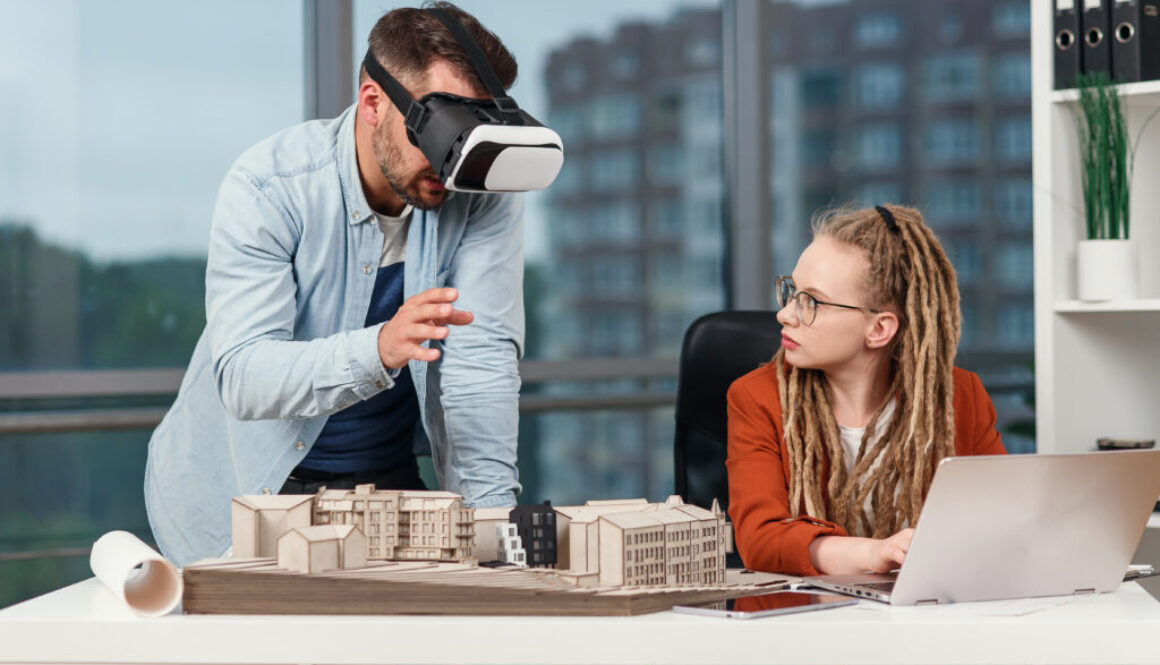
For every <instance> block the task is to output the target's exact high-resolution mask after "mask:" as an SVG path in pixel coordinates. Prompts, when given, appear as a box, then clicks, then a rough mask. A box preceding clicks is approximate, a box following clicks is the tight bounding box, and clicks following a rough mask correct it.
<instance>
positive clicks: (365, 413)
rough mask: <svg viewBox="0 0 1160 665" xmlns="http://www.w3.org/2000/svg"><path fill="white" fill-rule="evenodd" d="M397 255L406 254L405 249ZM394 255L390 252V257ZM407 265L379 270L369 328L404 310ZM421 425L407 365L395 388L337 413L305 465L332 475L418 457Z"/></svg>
mask: <svg viewBox="0 0 1160 665" xmlns="http://www.w3.org/2000/svg"><path fill="white" fill-rule="evenodd" d="M391 221H401V222H402V223H403V224H406V219H401V220H400V219H399V218H388V220H387V222H391ZM387 222H380V225H381V226H384V231H388V228H387V227H386V226H385V223H387ZM401 231H402V232H401V236H402V241H401V244H402V245H404V246H405V243H406V229H405V226H404V227H403V228H402V229H401ZM387 242H388V244H392V243H393V244H394V245H395V246H396V247H398V246H399V244H400V240H399V237H398V236H396V237H395V238H391V237H389V236H388V238H387ZM393 253H394V254H397V255H400V256H401V255H402V251H401V249H399V250H397V251H396V252H393ZM389 254H391V252H389V251H388V250H386V249H385V250H384V257H386V256H388V255H389ZM384 260H386V259H384ZM403 265H404V262H403V261H397V262H395V263H391V264H390V265H385V266H380V267H379V271H378V274H377V275H376V276H375V290H374V293H373V294H372V295H371V305H370V308H369V309H368V310H367V319H366V324H365V325H367V326H373V325H375V324H378V323H382V322H384V321H387V320H389V319H391V317H393V316H394V315H395V313H396V312H397V311H398V310H399V307H400V306H402V304H403ZM418 423H419V400H418V398H417V397H416V396H415V387H414V384H413V383H412V382H411V372H410V370H409V369H408V368H407V367H406V366H404V367H403V369H402V371H401V372H399V375H398V377H396V378H395V385H394V386H392V387H391V388H390V389H388V390H384V391H382V392H381V393H378V394H377V395H375V396H374V397H371V398H370V399H368V400H365V401H362V402H358V403H355V404H352V405H351V406H349V407H347V408H345V409H343V410H342V411H339V412H338V413H335V414H333V415H331V416H330V418H329V419H328V420H327V421H326V425H324V426H323V428H322V433H321V434H319V435H318V439H317V440H316V441H315V442H314V446H313V447H312V448H311V449H310V452H309V453H308V454H307V455H306V459H304V460H302V463H301V465H300V466H302V467H303V468H306V469H313V470H316V471H329V472H332V473H353V472H358V471H375V470H378V469H383V468H386V467H390V466H394V465H396V464H398V463H400V462H402V461H404V460H406V459H407V458H408V457H410V456H411V455H412V452H411V445H412V439H413V437H414V434H415V427H416V426H417V425H418Z"/></svg>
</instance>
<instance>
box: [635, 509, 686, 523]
mask: <svg viewBox="0 0 1160 665" xmlns="http://www.w3.org/2000/svg"><path fill="white" fill-rule="evenodd" d="M662 508H665V510H658V511H656V512H651V513H641V514H642V515H643V514H647V515H648V516H649V517H651V518H653V519H655V520H657V521H658V522H664V523H665V524H691V523H693V522H696V521H697V518H696V517H693V516H692V515H690V514H688V513H686V512H684V511H683V510H672V509H671V508H670V507H668V506H662Z"/></svg>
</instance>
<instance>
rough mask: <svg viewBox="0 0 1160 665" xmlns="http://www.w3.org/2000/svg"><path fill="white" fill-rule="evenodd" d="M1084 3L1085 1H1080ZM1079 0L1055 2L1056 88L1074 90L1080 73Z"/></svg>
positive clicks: (1059, 0)
mask: <svg viewBox="0 0 1160 665" xmlns="http://www.w3.org/2000/svg"><path fill="white" fill-rule="evenodd" d="M1078 1H1079V2H1082V1H1083V0H1078ZM1076 2H1077V0H1055V88H1056V90H1059V89H1060V88H1074V87H1075V77H1076V76H1078V75H1079V72H1080V59H1079V58H1080V56H1079V54H1080V47H1079V44H1080V34H1079V11H1077V10H1076V6H1075V3H1076Z"/></svg>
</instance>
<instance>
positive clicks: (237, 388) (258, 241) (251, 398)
mask: <svg viewBox="0 0 1160 665" xmlns="http://www.w3.org/2000/svg"><path fill="white" fill-rule="evenodd" d="M300 235H301V227H300V225H299V224H298V223H296V220H295V219H294V216H293V214H292V213H291V212H290V211H289V210H287V209H286V208H284V207H280V206H278V205H275V204H274V203H273V202H272V201H271V199H270V198H268V197H267V196H266V194H265V193H264V192H263V191H262V189H261V188H260V187H259V184H258V183H257V182H256V181H255V180H254V179H253V177H252V176H251V175H250V174H249V173H248V172H246V171H245V170H244V169H242V168H240V167H237V166H235V167H234V168H232V169H231V170H230V172H229V174H228V175H227V176H226V179H225V181H224V183H223V184H222V188H221V191H220V192H219V194H218V199H217V202H216V204H215V208H214V215H213V226H212V229H211V232H210V247H209V256H208V262H207V269H206V332H207V336H208V339H209V343H210V353H211V356H212V362H213V371H214V377H215V380H216V385H217V388H218V395H219V397H220V398H221V400H222V403H223V405H224V406H225V408H226V409H227V411H229V412H230V414H231V415H233V416H234V417H236V418H239V419H244V420H253V419H262V418H310V417H315V416H322V415H329V414H331V413H334V412H336V411H338V410H341V409H343V408H345V407H346V406H349V405H350V404H353V403H354V402H357V401H359V400H364V399H367V398H368V397H371V396H372V395H374V394H376V393H378V392H380V391H381V390H383V389H386V388H389V387H391V386H392V385H394V382H393V380H392V379H391V377H390V376H389V375H388V373H387V371H386V368H384V367H383V364H382V362H381V361H380V359H379V356H378V344H377V340H378V331H379V327H380V326H371V327H368V328H361V329H356V330H350V331H344V332H340V333H336V334H334V335H330V336H328V337H322V338H318V339H312V340H294V339H293V337H294V323H295V317H296V314H297V302H298V293H297V283H296V280H295V276H294V257H295V253H296V251H297V248H298V244H299V240H300Z"/></svg>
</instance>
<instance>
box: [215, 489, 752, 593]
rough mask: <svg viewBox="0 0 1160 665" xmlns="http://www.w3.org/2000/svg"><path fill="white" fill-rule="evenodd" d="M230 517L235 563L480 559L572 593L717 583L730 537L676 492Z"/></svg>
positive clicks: (264, 511)
mask: <svg viewBox="0 0 1160 665" xmlns="http://www.w3.org/2000/svg"><path fill="white" fill-rule="evenodd" d="M231 514H232V518H233V538H234V557H235V558H276V559H277V565H278V567H279V568H283V569H286V570H293V571H297V572H301V573H306V574H314V573H320V572H325V571H328V570H352V569H359V568H363V567H364V566H370V565H373V564H375V563H377V562H384V561H444V562H458V563H463V564H466V565H469V566H474V565H475V563H476V555H477V554H478V556H479V560H483V561H500V562H502V563H508V564H514V565H518V566H523V565H529V564H530V565H531V566H533V567H539V568H540V569H544V568H548V569H551V570H549V571H548V572H549V574H551V575H553V576H556V577H558V578H559V579H561V580H563V581H564V582H566V583H568V584H572V585H576V586H585V587H592V586H601V587H621V586H703V585H716V584H721V583H723V581H724V579H725V553H726V552H727V551H728V550H729V549H731V541H732V538H731V537H730V536H731V531H730V529H729V528H728V525H726V524H725V516H724V514H723V513H722V512H721V509H720V507H719V506H718V505H717V503H716V502H715V501H714V503H713V506H712V507H711V509H709V510H706V509H704V508H701V507H699V506H693V505H688V504H686V503H684V502H683V501H682V500H681V498H680V497H678V496H670V497H669V498H668V499H667V500H666V501H665V502H664V503H648V502H647V501H645V500H644V499H627V500H617V501H589V502H588V503H586V504H584V505H583V506H559V507H553V506H552V505H551V504H549V503H547V502H545V503H544V504H542V505H530V506H518V507H516V508H512V509H509V508H487V509H479V510H478V511H476V510H472V509H470V508H464V507H463V500H462V498H461V497H460V496H459V495H457V494H453V493H450V492H416V491H397V490H376V489H375V488H374V486H373V485H359V486H358V487H356V488H355V489H353V490H328V489H326V488H325V487H324V488H321V489H320V490H319V491H318V493H317V494H316V495H279V496H268V495H254V496H241V497H237V498H235V499H234V501H233V505H232V508H231ZM534 569H535V568H533V569H531V570H534Z"/></svg>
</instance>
